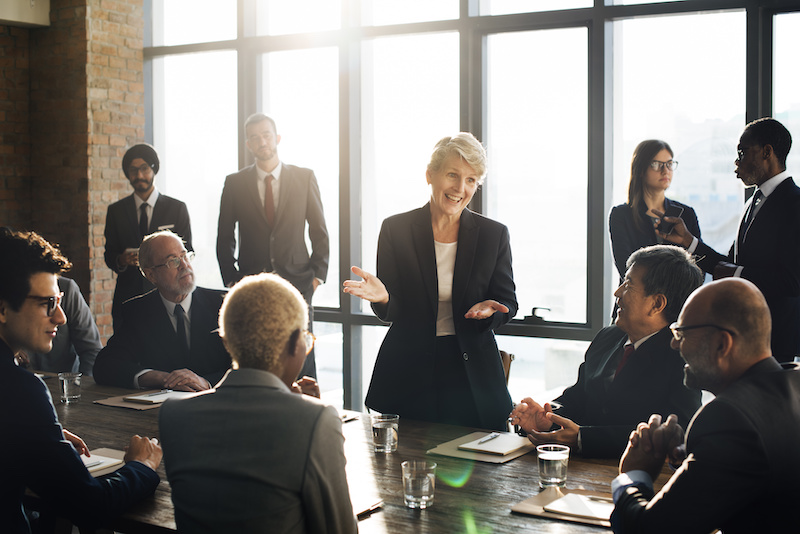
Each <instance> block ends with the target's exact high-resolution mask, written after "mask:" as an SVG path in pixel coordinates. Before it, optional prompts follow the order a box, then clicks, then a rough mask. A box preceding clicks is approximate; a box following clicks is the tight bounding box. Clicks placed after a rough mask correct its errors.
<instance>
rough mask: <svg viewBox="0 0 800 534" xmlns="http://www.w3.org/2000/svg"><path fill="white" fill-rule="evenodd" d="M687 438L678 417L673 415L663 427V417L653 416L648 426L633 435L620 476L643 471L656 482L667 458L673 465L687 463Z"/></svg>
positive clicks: (638, 428) (624, 457)
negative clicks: (684, 461) (684, 444)
mask: <svg viewBox="0 0 800 534" xmlns="http://www.w3.org/2000/svg"><path fill="white" fill-rule="evenodd" d="M683 435H684V432H683V428H681V426H680V425H679V424H678V416H677V415H675V414H671V415H670V416H669V417H667V420H666V422H663V423H662V419H661V416H660V415H659V414H653V415H651V416H650V420H649V421H648V422H647V423H639V424H638V426H637V427H636V430H634V431H632V432H631V435H630V438H629V439H628V446H627V447H626V448H625V452H624V453H623V454H622V458H621V459H620V461H619V472H620V473H626V472H628V471H635V470H641V471H645V472H647V473H648V474H649V475H650V477H651V478H652V479H653V480H655V479H656V478H658V475H659V473H660V472H661V468H662V467H663V466H664V460H665V459H666V458H669V463H670V464H672V465H678V464H680V463H681V462H683V460H684V459H685V457H686V449H685V448H684V446H683Z"/></svg>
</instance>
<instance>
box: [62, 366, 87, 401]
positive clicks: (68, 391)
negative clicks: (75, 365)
mask: <svg viewBox="0 0 800 534" xmlns="http://www.w3.org/2000/svg"><path fill="white" fill-rule="evenodd" d="M81 376H83V375H82V374H81V373H58V381H59V383H60V386H61V402H62V403H64V404H72V403H75V402H78V401H79V400H81Z"/></svg>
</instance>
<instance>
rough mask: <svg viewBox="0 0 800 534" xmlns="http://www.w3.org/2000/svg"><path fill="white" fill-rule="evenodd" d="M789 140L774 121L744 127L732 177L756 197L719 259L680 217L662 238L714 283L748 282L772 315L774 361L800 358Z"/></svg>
mask: <svg viewBox="0 0 800 534" xmlns="http://www.w3.org/2000/svg"><path fill="white" fill-rule="evenodd" d="M791 147H792V136H791V134H790V133H789V131H788V130H787V129H786V128H785V127H784V126H783V125H782V124H781V123H780V122H778V121H776V120H775V119H772V118H763V119H758V120H756V121H753V122H751V123H750V124H748V125H747V126H746V127H745V129H744V132H743V133H742V135H741V137H740V138H739V146H738V147H737V149H736V153H737V157H736V162H735V163H736V176H737V177H738V178H739V179H740V180H741V181H742V182H743V183H744V185H745V186H747V187H750V186H755V193H754V194H753V196H752V197H751V199H750V201H749V202H748V203H747V204H746V206H745V211H744V214H743V215H742V221H741V223H740V225H739V234H738V235H737V237H736V240H735V241H734V242H733V245H732V246H731V248H730V250H729V252H728V255H727V256H724V255H722V254H720V253H718V252H716V251H715V250H713V249H712V248H711V247H709V246H708V245H706V244H705V243H703V242H702V241H700V240H699V239H697V238H696V237H695V236H693V235H692V234H691V233H690V232H689V231H688V230H687V228H686V225H685V224H684V223H683V222H682V220H681V219H677V218H673V217H665V220H666V221H667V222H676V223H677V224H676V226H675V228H674V229H673V231H672V233H670V234H669V235H666V236H665V235H663V234H660V235H661V237H663V238H664V239H667V240H669V241H671V242H673V243H676V244H679V245H681V246H683V247H684V248H686V249H688V250H689V252H691V253H693V254H695V255H697V256H698V257H699V259H698V262H697V263H698V265H699V266H700V268H701V269H703V270H704V271H705V272H707V273H709V274H711V275H713V276H714V279H715V280H717V279H719V278H724V277H728V276H736V277H741V278H746V279H747V280H750V281H751V282H753V283H754V284H755V285H756V286H758V288H759V289H760V290H761V292H762V293H763V294H764V298H766V299H767V304H768V305H769V310H770V312H771V314H772V354H773V355H774V356H775V358H777V359H778V361H781V362H787V361H792V359H793V358H794V357H795V356H798V355H800V188H798V187H797V185H795V183H794V181H793V180H792V178H791V176H789V173H788V172H787V170H786V156H787V155H788V154H789V149H790V148H791Z"/></svg>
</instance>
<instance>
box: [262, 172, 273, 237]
mask: <svg viewBox="0 0 800 534" xmlns="http://www.w3.org/2000/svg"><path fill="white" fill-rule="evenodd" d="M264 185H266V186H267V187H266V189H267V191H266V193H265V194H264V214H265V215H266V216H267V222H268V223H269V225H270V226H272V223H274V222H275V200H274V198H273V196H272V175H271V174H268V175H267V176H266V178H264Z"/></svg>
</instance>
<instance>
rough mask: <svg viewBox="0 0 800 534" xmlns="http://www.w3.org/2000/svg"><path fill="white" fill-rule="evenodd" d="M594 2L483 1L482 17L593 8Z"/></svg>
mask: <svg viewBox="0 0 800 534" xmlns="http://www.w3.org/2000/svg"><path fill="white" fill-rule="evenodd" d="M593 4H594V0H481V15H507V14H509V13H534V12H536V11H555V10H557V9H573V8H578V7H592V5H593Z"/></svg>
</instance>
